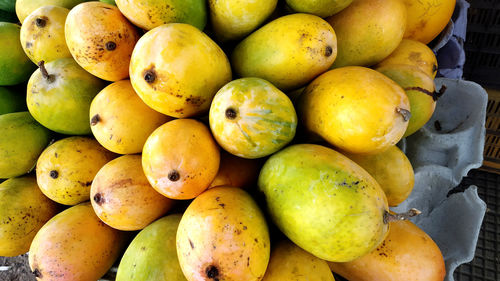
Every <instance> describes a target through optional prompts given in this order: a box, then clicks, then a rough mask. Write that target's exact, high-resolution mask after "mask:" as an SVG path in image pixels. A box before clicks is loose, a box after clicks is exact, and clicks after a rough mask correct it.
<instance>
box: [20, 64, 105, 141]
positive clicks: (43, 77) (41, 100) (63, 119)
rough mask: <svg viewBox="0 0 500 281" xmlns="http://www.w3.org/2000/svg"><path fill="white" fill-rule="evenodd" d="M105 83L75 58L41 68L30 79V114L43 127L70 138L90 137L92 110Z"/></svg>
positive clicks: (28, 89)
mask: <svg viewBox="0 0 500 281" xmlns="http://www.w3.org/2000/svg"><path fill="white" fill-rule="evenodd" d="M104 86H105V84H104V81H102V80H101V79H99V78H97V77H95V76H93V75H91V74H90V73H88V72H87V71H85V70H84V69H83V68H81V67H80V66H79V65H78V64H77V63H76V62H75V61H74V60H73V59H72V58H62V59H57V60H55V61H51V62H49V63H47V64H46V65H45V64H43V63H42V64H40V68H39V69H37V70H36V71H35V72H34V73H33V75H31V77H30V79H29V81H28V86H27V94H26V103H27V105H28V110H29V111H30V113H31V114H32V115H33V117H34V118H35V119H36V120H37V121H38V122H40V124H42V125H43V126H45V127H47V128H49V129H51V130H52V131H55V132H58V133H61V134H68V135H86V134H89V133H91V130H90V125H89V108H90V103H91V102H92V99H93V98H94V97H95V96H96V95H97V93H99V91H100V90H101V89H102V88H104Z"/></svg>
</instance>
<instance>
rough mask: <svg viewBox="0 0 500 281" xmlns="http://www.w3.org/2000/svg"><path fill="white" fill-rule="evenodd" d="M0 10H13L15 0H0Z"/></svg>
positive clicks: (14, 9)
mask: <svg viewBox="0 0 500 281" xmlns="http://www.w3.org/2000/svg"><path fill="white" fill-rule="evenodd" d="M0 10H4V11H8V12H15V11H16V0H0Z"/></svg>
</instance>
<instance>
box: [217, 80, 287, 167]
mask: <svg viewBox="0 0 500 281" xmlns="http://www.w3.org/2000/svg"><path fill="white" fill-rule="evenodd" d="M209 119H210V128H211V129H212V133H213V135H214V138H215V139H216V140H217V143H219V145H220V146H222V148H224V149H225V150H226V151H228V152H229V153H232V154H234V155H236V156H239V157H243V158H250V159H254V158H260V157H264V156H267V155H270V154H272V153H274V152H276V151H278V150H280V149H281V148H282V147H284V146H285V145H287V144H288V143H289V142H290V141H291V140H292V139H293V137H294V136H295V130H296V128H297V114H296V113H295V108H294V107H293V104H292V102H291V101H290V99H289V98H288V96H287V95H286V94H285V93H283V92H282V91H280V90H279V89H278V88H276V87H275V86H274V85H273V84H271V83H269V82H267V81H266V80H264V79H260V78H241V79H237V80H234V81H231V82H229V83H228V84H226V85H225V86H224V87H222V89H220V90H219V91H218V92H217V94H216V95H215V97H214V99H213V101H212V105H211V107H210V115H209Z"/></svg>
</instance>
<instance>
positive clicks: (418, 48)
mask: <svg viewBox="0 0 500 281" xmlns="http://www.w3.org/2000/svg"><path fill="white" fill-rule="evenodd" d="M389 64H406V65H412V66H416V67H418V68H419V69H420V70H422V71H423V72H424V73H425V74H427V75H429V76H430V77H431V78H432V79H434V77H436V73H437V69H438V64H437V59H436V56H435V55H434V52H433V51H432V50H431V49H430V48H429V47H428V46H427V45H425V44H424V43H422V42H419V41H415V40H411V39H403V40H402V41H401V43H400V44H399V46H398V47H397V48H396V50H394V52H392V53H391V54H390V55H389V56H388V57H386V58H385V59H384V60H382V61H381V62H379V63H378V64H377V65H376V66H375V67H377V68H378V67H382V66H385V65H389Z"/></svg>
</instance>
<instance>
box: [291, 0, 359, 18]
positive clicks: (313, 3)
mask: <svg viewBox="0 0 500 281" xmlns="http://www.w3.org/2000/svg"><path fill="white" fill-rule="evenodd" d="M352 1H353V0H286V3H287V4H288V6H290V8H292V9H293V10H294V11H296V12H299V13H308V14H313V15H316V16H319V17H322V18H326V17H329V16H331V15H334V14H336V13H338V12H340V11H342V10H343V9H344V8H346V7H347V6H349V5H350V4H351V3H352Z"/></svg>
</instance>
